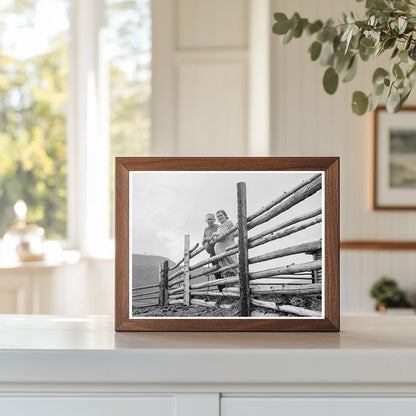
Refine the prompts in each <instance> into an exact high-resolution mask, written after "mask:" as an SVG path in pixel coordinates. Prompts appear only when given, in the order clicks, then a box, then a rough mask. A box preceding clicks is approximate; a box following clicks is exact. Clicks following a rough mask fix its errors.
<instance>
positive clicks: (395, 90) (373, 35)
mask: <svg viewBox="0 0 416 416" xmlns="http://www.w3.org/2000/svg"><path fill="white" fill-rule="evenodd" d="M356 1H357V2H358V3H361V2H362V1H363V0H356ZM365 7H366V13H365V18H364V19H361V20H360V19H357V18H356V17H355V15H354V14H353V13H350V14H348V15H347V14H345V13H344V14H343V16H342V19H341V20H340V21H339V22H337V23H336V22H334V20H332V19H328V20H327V21H326V22H323V21H321V20H316V21H314V22H310V21H309V20H308V19H306V18H303V17H301V16H300V15H299V13H294V14H293V16H292V17H291V18H290V19H289V18H288V17H287V16H286V15H285V14H284V13H275V14H274V19H275V21H276V22H275V23H274V25H273V33H275V34H277V35H281V36H283V44H287V43H289V42H290V41H291V40H292V39H293V38H300V37H301V36H303V35H304V34H307V35H310V36H313V37H314V41H313V42H312V43H311V45H310V47H309V54H310V58H311V60H312V61H318V60H319V62H320V64H321V65H322V66H324V67H325V68H326V70H325V72H324V76H323V87H324V89H325V91H326V92H327V93H328V94H334V93H335V92H336V90H337V88H338V84H339V81H340V80H341V81H342V82H349V81H351V80H352V79H353V78H354V77H355V75H356V73H357V63H358V60H362V61H364V62H367V61H369V60H370V59H372V58H374V57H376V56H379V55H382V54H386V53H387V54H390V59H389V61H390V65H389V66H388V67H386V68H385V67H380V68H377V69H376V70H375V71H374V74H373V78H372V90H371V92H370V93H369V94H366V93H364V92H362V91H355V92H354V93H353V95H352V111H353V112H354V113H355V114H358V115H363V114H365V113H366V112H367V111H373V110H374V109H375V108H376V107H377V106H378V104H379V103H380V101H381V99H382V98H383V96H386V107H387V110H388V111H389V112H390V113H396V112H398V111H399V110H400V109H401V107H402V105H403V103H404V102H405V101H406V100H407V98H408V97H409V94H410V92H411V91H412V89H413V86H414V83H415V77H416V33H415V31H416V3H413V2H412V1H410V0H366V3H365Z"/></svg>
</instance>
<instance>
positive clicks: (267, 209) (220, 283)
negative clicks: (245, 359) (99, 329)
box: [115, 157, 339, 331]
mask: <svg viewBox="0 0 416 416" xmlns="http://www.w3.org/2000/svg"><path fill="white" fill-rule="evenodd" d="M115 202H116V224H115V232H116V259H115V261H116V266H115V279H116V282H115V283H116V286H115V294H116V298H115V329H116V331H339V159H338V158H336V157H322V158H305V157H295V158H279V157H267V158H158V157H154V158H137V157H132V158H116V201H115Z"/></svg>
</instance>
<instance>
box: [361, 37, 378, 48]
mask: <svg viewBox="0 0 416 416" xmlns="http://www.w3.org/2000/svg"><path fill="white" fill-rule="evenodd" d="M374 44H375V41H374V39H372V38H365V37H364V38H362V39H361V40H360V46H363V47H364V48H372V47H373V46H374Z"/></svg>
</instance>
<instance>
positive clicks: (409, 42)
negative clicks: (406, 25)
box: [404, 33, 413, 51]
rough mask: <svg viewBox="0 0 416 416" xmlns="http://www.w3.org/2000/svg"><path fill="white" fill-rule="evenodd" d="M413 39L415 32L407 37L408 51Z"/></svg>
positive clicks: (405, 46) (405, 45) (406, 46)
mask: <svg viewBox="0 0 416 416" xmlns="http://www.w3.org/2000/svg"><path fill="white" fill-rule="evenodd" d="M412 40H413V33H411V34H410V36H409V37H408V38H407V40H406V43H405V44H404V49H405V50H406V51H407V50H408V49H409V48H410V44H411V43H412Z"/></svg>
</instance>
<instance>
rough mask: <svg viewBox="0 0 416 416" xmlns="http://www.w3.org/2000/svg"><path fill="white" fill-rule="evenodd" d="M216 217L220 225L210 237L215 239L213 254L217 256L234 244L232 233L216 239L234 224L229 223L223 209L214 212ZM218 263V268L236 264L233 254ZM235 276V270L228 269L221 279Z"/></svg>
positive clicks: (233, 233) (235, 257)
mask: <svg viewBox="0 0 416 416" xmlns="http://www.w3.org/2000/svg"><path fill="white" fill-rule="evenodd" d="M216 215H217V220H218V222H219V223H220V225H219V227H218V229H217V231H216V232H215V233H213V234H212V237H213V238H214V239H215V245H214V250H215V254H216V255H218V254H221V253H225V251H226V250H225V249H226V248H227V247H229V246H232V245H234V244H235V241H234V237H235V232H232V233H231V234H228V235H226V236H225V237H222V238H221V237H220V238H219V239H218V237H219V236H221V234H224V233H225V232H226V231H228V230H230V229H231V228H233V227H234V224H233V223H232V222H231V220H229V219H228V215H227V213H226V212H225V211H224V210H223V209H220V210H218V211H217V212H216ZM218 263H219V265H220V267H225V266H230V265H231V264H235V263H237V256H236V255H235V254H233V255H230V256H227V257H224V258H223V259H220V260H218ZM236 275H237V271H236V269H230V270H227V271H225V272H223V277H226V276H236ZM218 289H219V290H220V291H222V288H220V287H218Z"/></svg>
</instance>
